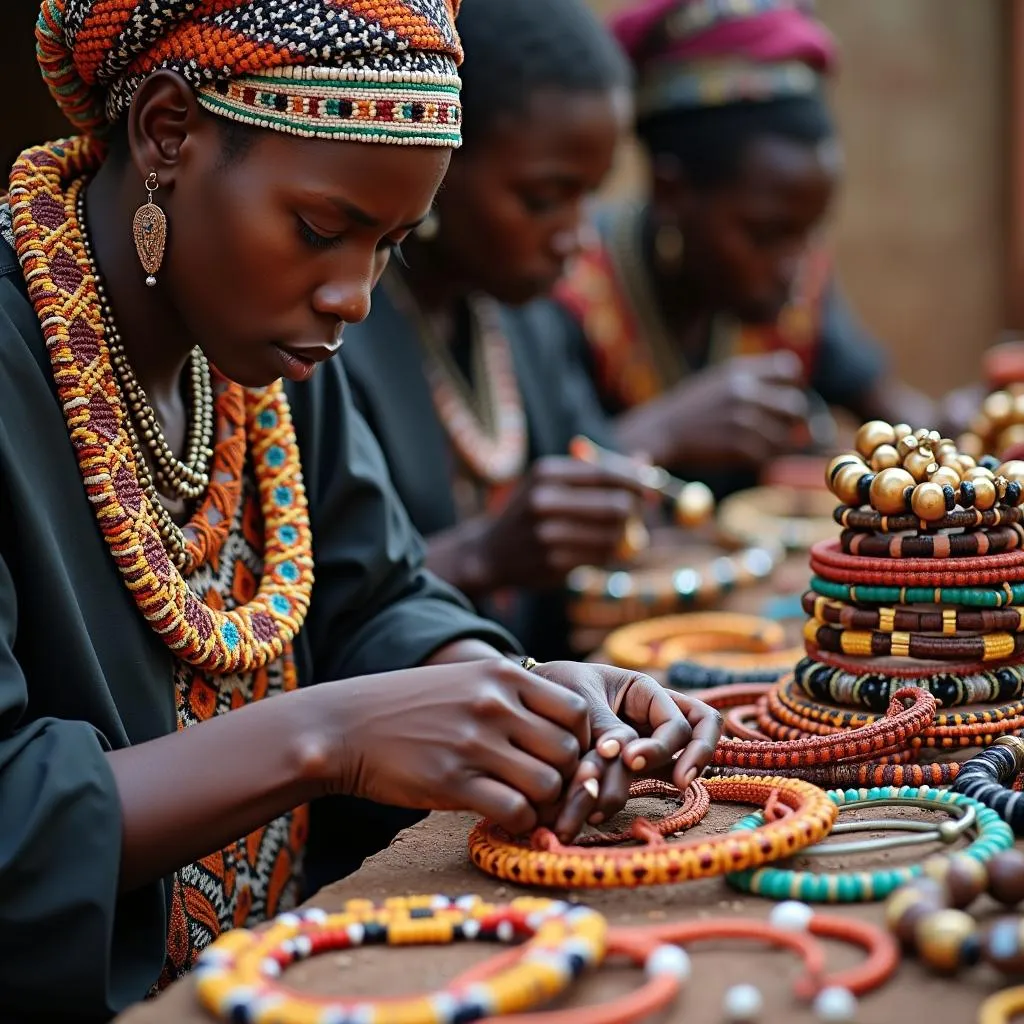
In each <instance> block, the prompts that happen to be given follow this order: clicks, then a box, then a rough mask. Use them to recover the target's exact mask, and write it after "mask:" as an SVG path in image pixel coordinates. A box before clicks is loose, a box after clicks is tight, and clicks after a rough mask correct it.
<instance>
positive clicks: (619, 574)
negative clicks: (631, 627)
mask: <svg viewBox="0 0 1024 1024" xmlns="http://www.w3.org/2000/svg"><path fill="white" fill-rule="evenodd" d="M783 555H784V552H783V550H782V549H781V548H772V547H768V546H764V545H762V546H759V547H752V548H745V549H743V550H741V551H737V552H735V553H731V554H726V555H722V556H721V557H719V558H715V559H714V560H713V561H711V562H710V563H709V564H708V565H707V567H706V568H703V569H700V570H698V569H695V568H692V567H689V566H679V567H678V568H675V569H669V568H664V567H658V568H635V569H600V568H597V567H595V566H585V565H584V566H579V567H578V568H576V569H573V570H572V572H570V573H569V575H568V577H567V579H566V589H567V591H568V596H569V605H568V613H569V619H570V621H571V622H572V623H573V624H574V625H576V626H579V627H585V628H592V629H614V628H615V627H616V626H622V625H625V624H627V623H630V622H636V621H638V620H641V619H649V618H651V617H652V616H654V615H664V614H667V613H670V612H677V611H684V610H686V609H689V608H694V607H697V606H699V605H704V604H709V603H711V602H713V601H716V600H718V599H719V598H720V597H721V596H722V595H723V594H728V593H730V592H731V591H733V590H736V589H738V588H740V587H744V586H750V585H753V584H756V583H760V582H761V581H762V580H766V579H768V578H769V577H770V576H771V574H772V573H773V572H774V571H775V567H776V566H777V565H778V564H779V562H781V561H782V558H783ZM667 560H668V559H667V558H666V561H667Z"/></svg>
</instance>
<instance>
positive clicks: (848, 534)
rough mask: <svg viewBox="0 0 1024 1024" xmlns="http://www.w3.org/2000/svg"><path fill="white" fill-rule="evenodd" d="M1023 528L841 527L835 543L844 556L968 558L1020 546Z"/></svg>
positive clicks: (1023, 539) (1013, 526) (1022, 538)
mask: <svg viewBox="0 0 1024 1024" xmlns="http://www.w3.org/2000/svg"><path fill="white" fill-rule="evenodd" d="M1022 542H1024V528H1022V527H1020V526H1019V525H1017V524H1016V523H1013V524H1012V525H1010V526H997V527H993V528H992V529H990V530H975V531H974V532H972V533H924V534H902V533H890V534H874V533H859V532H857V531H856V530H843V532H842V533H841V534H840V535H839V543H840V546H841V547H842V549H843V551H845V552H846V553H847V554H848V555H868V556H874V557H876V558H970V557H973V556H978V555H994V554H999V553H1001V552H1003V551H1016V550H1018V549H1019V548H1021V547H1024V543H1022Z"/></svg>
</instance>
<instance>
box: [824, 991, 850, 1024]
mask: <svg viewBox="0 0 1024 1024" xmlns="http://www.w3.org/2000/svg"><path fill="white" fill-rule="evenodd" d="M814 1015H815V1016H816V1017H817V1018H818V1020H821V1021H827V1022H828V1024H850V1022H851V1021H854V1020H856V1019H857V997H856V996H855V995H854V994H853V993H852V992H851V991H850V990H849V989H846V988H836V987H833V988H823V989H822V990H821V991H820V992H819V993H818V995H817V997H816V998H815V1000H814Z"/></svg>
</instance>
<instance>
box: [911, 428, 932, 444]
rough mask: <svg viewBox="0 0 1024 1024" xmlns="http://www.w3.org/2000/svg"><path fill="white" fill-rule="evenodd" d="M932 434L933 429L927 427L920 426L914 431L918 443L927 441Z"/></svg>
mask: <svg viewBox="0 0 1024 1024" xmlns="http://www.w3.org/2000/svg"><path fill="white" fill-rule="evenodd" d="M930 434H931V431H930V430H929V429H928V428H927V427H920V428H919V429H917V430H915V431H914V437H916V438H917V443H918V444H922V443H924V442H926V441H927V440H928V436H929V435H930Z"/></svg>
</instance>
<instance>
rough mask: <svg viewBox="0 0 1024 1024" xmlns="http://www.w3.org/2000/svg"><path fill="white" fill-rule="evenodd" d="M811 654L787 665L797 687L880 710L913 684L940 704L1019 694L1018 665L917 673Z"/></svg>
mask: <svg viewBox="0 0 1024 1024" xmlns="http://www.w3.org/2000/svg"><path fill="white" fill-rule="evenodd" d="M821 658H822V656H821V654H820V653H819V654H818V657H815V658H802V659H801V660H800V661H798V662H797V663H796V667H795V668H794V669H793V678H794V679H795V680H796V682H797V685H798V686H800V688H801V689H802V690H803V691H804V693H806V694H807V696H808V697H813V698H814V699H815V700H820V701H826V702H830V703H833V704H841V705H843V706H845V707H862V708H867V709H868V710H870V711H884V710H885V709H886V708H887V707H888V706H889V702H890V701H891V700H892V695H893V694H894V693H895V692H896V691H897V690H898V689H900V688H901V687H903V686H908V685H913V686H919V687H921V689H922V690H927V691H928V692H929V693H930V694H932V696H933V697H935V699H936V700H937V701H938V702H939V704H941V705H942V706H943V707H946V708H950V707H957V706H959V705H963V704H983V703H984V704H994V703H1004V702H1006V701H1009V700H1016V699H1018V698H1019V697H1021V695H1024V666H1022V665H1019V664H1018V665H1001V666H999V667H998V668H989V669H983V668H982V667H981V666H976V665H975V666H971V665H962V666H957V667H956V672H955V673H954V672H952V671H935V670H934V669H932V670H927V671H929V674H928V675H924V674H922V673H921V671H917V672H915V674H914V675H912V676H908V675H906V674H905V672H906V670H904V669H902V668H900V669H895V668H890V667H888V666H886V667H885V668H877V669H874V668H869V667H867V666H864V667H858V666H856V665H851V666H850V667H849V668H843V667H838V666H836V665H834V664H829V663H826V662H825V661H823V660H821Z"/></svg>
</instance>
